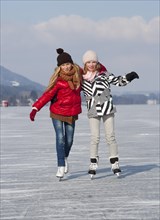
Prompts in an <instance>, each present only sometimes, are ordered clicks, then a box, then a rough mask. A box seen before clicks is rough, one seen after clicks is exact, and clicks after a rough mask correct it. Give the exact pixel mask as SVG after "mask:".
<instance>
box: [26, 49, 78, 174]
mask: <svg viewBox="0 0 160 220" xmlns="http://www.w3.org/2000/svg"><path fill="white" fill-rule="evenodd" d="M57 53H58V54H59V55H58V57H57V68H56V69H55V72H54V74H53V75H52V76H51V79H50V81H49V85H48V87H47V89H46V91H45V92H44V93H43V94H42V96H41V97H40V98H39V99H38V100H37V101H36V102H35V103H34V104H33V106H32V111H31V113H30V119H31V121H34V118H35V115H36V113H37V112H38V111H40V109H41V108H42V107H43V106H44V105H46V104H47V103H48V102H49V101H50V102H51V104H50V117H51V119H52V122H53V126H54V129H55V133H56V151H57V164H58V171H57V174H56V176H57V177H59V178H63V176H64V174H65V173H67V172H68V169H69V167H68V162H67V158H68V156H69V153H70V150H71V147H72V143H73V137H74V130H75V121H76V120H77V119H78V114H80V113H81V96H80V91H81V73H80V71H81V69H80V68H79V66H78V65H76V64H74V63H73V60H72V57H71V56H70V55H69V54H68V53H66V52H64V51H63V49H61V48H59V49H57Z"/></svg>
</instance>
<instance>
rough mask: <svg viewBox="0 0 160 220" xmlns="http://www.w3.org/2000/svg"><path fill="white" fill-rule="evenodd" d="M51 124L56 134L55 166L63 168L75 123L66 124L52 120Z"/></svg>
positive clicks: (69, 148) (71, 141) (70, 145)
mask: <svg viewBox="0 0 160 220" xmlns="http://www.w3.org/2000/svg"><path fill="white" fill-rule="evenodd" d="M52 123H53V126H54V129H55V132H56V151H57V164H58V166H65V157H68V156H69V153H70V150H71V147H72V144H73V137H74V130H75V122H74V123H72V124H68V123H67V122H63V121H60V120H57V119H54V118H52Z"/></svg>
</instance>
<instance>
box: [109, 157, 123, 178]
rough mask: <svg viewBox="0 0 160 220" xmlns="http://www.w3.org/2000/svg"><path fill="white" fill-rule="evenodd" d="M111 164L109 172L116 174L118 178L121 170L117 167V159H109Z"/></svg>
mask: <svg viewBox="0 0 160 220" xmlns="http://www.w3.org/2000/svg"><path fill="white" fill-rule="evenodd" d="M110 162H111V170H112V172H113V173H114V174H116V175H117V176H120V173H121V169H120V167H119V163H118V158H117V157H116V158H111V159H110Z"/></svg>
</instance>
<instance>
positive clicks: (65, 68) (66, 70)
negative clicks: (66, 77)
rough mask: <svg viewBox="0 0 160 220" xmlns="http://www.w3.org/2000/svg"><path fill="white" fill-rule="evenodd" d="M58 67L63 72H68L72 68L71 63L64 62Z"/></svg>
mask: <svg viewBox="0 0 160 220" xmlns="http://www.w3.org/2000/svg"><path fill="white" fill-rule="evenodd" d="M60 67H61V69H62V70H63V71H64V72H66V73H68V72H69V71H70V70H71V69H72V64H71V63H64V64H62V65H61V66H60Z"/></svg>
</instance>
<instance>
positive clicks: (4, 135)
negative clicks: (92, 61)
mask: <svg viewBox="0 0 160 220" xmlns="http://www.w3.org/2000/svg"><path fill="white" fill-rule="evenodd" d="M30 110H31V108H30V107H8V108H1V220H9V219H12V220H18V219H21V220H22V219H24V220H54V219H55V220H57V219H62V220H93V219H94V220H130V219H132V220H133V219H134V220H158V219H159V214H160V213H159V196H160V194H159V186H160V182H159V177H160V176H159V106H158V105H156V106H154V105H153V106H149V105H124V106H117V113H116V116H115V126H116V137H117V142H118V145H119V155H120V165H121V169H122V175H121V177H120V178H117V177H116V176H115V175H113V174H112V172H111V170H110V164H109V159H108V157H109V155H108V147H107V145H106V142H105V138H104V132H103V124H102V126H101V140H100V146H99V156H100V161H99V168H98V170H97V175H96V177H95V179H94V180H90V177H89V175H88V173H87V171H88V166H89V143H90V131H89V125H88V119H87V116H86V107H85V106H84V107H83V113H82V114H81V115H80V116H79V120H78V121H77V125H76V131H75V139H74V144H73V147H72V151H71V154H70V157H69V163H70V173H69V174H68V175H67V176H66V177H65V178H64V180H63V181H61V182H59V181H58V179H57V178H56V176H55V174H56V171H57V163H56V152H55V133H54V129H53V127H52V123H51V119H50V118H49V110H48V107H47V106H46V107H44V108H43V109H42V110H41V111H40V112H39V113H38V114H37V117H36V120H35V122H31V121H30V120H29V113H30Z"/></svg>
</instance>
